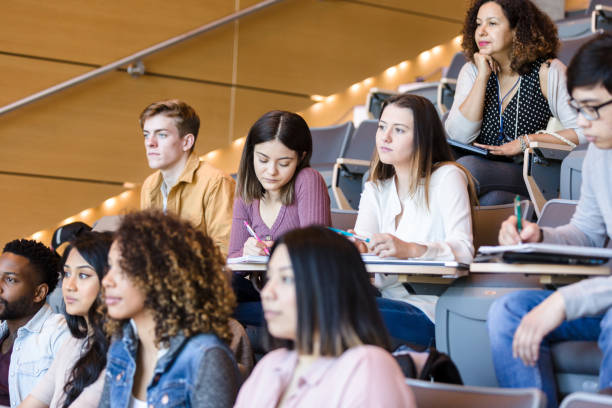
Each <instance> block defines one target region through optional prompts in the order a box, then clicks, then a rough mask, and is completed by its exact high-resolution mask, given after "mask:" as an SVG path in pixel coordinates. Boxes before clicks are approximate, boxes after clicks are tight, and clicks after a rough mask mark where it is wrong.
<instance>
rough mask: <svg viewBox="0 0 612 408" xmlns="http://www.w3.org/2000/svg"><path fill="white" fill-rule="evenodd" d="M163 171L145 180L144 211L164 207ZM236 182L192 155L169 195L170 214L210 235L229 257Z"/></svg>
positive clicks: (142, 191) (142, 197)
mask: <svg viewBox="0 0 612 408" xmlns="http://www.w3.org/2000/svg"><path fill="white" fill-rule="evenodd" d="M162 182H163V177H162V174H161V171H159V170H158V171H156V172H155V173H153V174H151V175H150V176H149V177H147V179H146V180H145V181H144V183H143V185H142V190H141V192H140V208H141V209H142V210H146V209H148V208H157V209H160V210H161V209H162V208H163V196H162V192H161V185H162ZM235 190H236V183H235V182H234V180H233V179H232V178H231V177H230V176H228V175H227V174H225V173H223V172H222V171H221V170H219V169H217V168H215V167H213V166H211V165H209V164H207V163H205V162H202V161H200V159H199V158H198V156H196V155H195V154H194V153H191V155H190V156H189V159H188V160H187V164H186V166H185V169H184V170H183V173H182V174H181V176H180V177H179V179H178V181H177V183H176V184H175V185H174V186H173V187H172V189H171V190H170V192H169V193H168V202H167V211H168V212H169V213H173V214H177V215H178V216H179V217H181V218H183V219H186V220H188V221H189V222H191V223H192V224H193V225H194V226H195V227H197V228H199V229H201V230H202V231H203V232H204V233H205V234H207V235H208V236H210V237H211V238H212V239H213V240H214V241H215V243H216V244H217V245H218V246H219V248H220V249H221V252H223V255H225V256H227V250H228V245H229V238H230V230H231V227H232V206H233V204H234V191H235Z"/></svg>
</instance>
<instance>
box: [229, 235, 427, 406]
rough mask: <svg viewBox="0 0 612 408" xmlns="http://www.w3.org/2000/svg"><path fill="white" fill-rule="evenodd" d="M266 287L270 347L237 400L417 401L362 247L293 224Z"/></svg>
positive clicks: (274, 256) (278, 245) (277, 247)
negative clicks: (275, 342)
mask: <svg viewBox="0 0 612 408" xmlns="http://www.w3.org/2000/svg"><path fill="white" fill-rule="evenodd" d="M264 282H265V286H264V287H263V290H262V292H261V298H262V304H263V308H264V313H265V319H266V322H267V327H268V330H269V332H270V334H271V335H272V336H273V337H275V338H277V339H281V340H283V341H285V347H282V348H279V349H277V350H274V351H272V352H270V353H268V354H267V355H266V356H265V357H264V358H263V359H262V360H261V361H260V362H259V363H258V364H257V366H255V369H254V370H253V373H252V374H251V376H250V377H249V378H248V379H247V381H246V382H245V384H244V385H243V386H242V389H241V390H240V394H239V395H238V400H237V402H236V407H238V408H241V407H284V408H286V407H298V406H299V407H317V406H330V407H372V406H381V407H389V408H393V407H414V406H415V403H414V399H413V396H412V393H411V392H410V389H409V388H408V387H407V386H406V384H405V382H404V375H403V374H402V372H401V370H400V368H399V366H398V365H397V363H396V362H395V360H394V358H393V357H392V356H391V354H389V351H388V350H389V348H390V346H389V338H388V335H387V330H386V329H385V326H384V324H383V321H382V318H381V317H380V314H379V312H378V309H377V306H376V301H375V298H374V293H373V290H372V287H371V285H370V281H369V277H368V273H367V272H366V269H365V265H364V264H363V261H362V260H361V257H360V255H359V252H358V251H357V249H356V248H355V246H354V245H353V244H352V243H351V242H349V241H348V240H347V239H345V238H343V237H341V236H339V235H338V234H336V233H334V232H332V231H329V230H328V229H325V228H321V227H308V228H303V229H297V230H293V231H290V232H288V233H286V234H285V235H283V236H282V237H280V238H279V239H278V240H277V241H276V242H275V244H274V247H273V248H272V250H271V256H270V262H269V263H268V270H267V273H266V276H265V278H264Z"/></svg>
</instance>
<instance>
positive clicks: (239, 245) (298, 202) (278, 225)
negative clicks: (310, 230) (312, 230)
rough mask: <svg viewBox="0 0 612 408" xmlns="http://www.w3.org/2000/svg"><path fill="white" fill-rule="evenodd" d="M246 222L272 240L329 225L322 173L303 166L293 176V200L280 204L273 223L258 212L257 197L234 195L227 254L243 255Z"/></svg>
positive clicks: (264, 238) (327, 204) (247, 234)
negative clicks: (243, 197) (288, 232)
mask: <svg viewBox="0 0 612 408" xmlns="http://www.w3.org/2000/svg"><path fill="white" fill-rule="evenodd" d="M244 221H246V222H248V223H249V225H250V226H251V227H253V230H254V231H255V233H256V234H257V236H258V237H259V238H260V239H262V240H266V241H275V240H276V239H278V237H280V236H281V235H283V234H284V233H285V232H287V231H290V230H292V229H295V228H301V227H306V226H309V225H325V226H330V225H331V213H330V203H329V193H328V192H327V186H326V185H325V181H324V180H323V177H322V176H321V174H319V172H318V171H316V170H314V169H313V168H310V167H306V168H304V169H302V170H301V171H300V173H299V174H298V175H297V178H296V180H295V197H294V200H293V203H292V204H291V205H288V206H284V205H283V206H282V207H281V209H280V211H279V212H278V216H277V217H276V220H275V221H274V224H273V225H272V227H271V228H269V227H268V226H267V225H266V223H265V222H264V221H263V219H262V218H261V215H260V213H259V200H253V201H252V202H251V203H250V204H246V203H245V202H244V200H243V199H242V198H241V197H240V195H239V194H236V198H235V199H234V213H233V218H232V232H231V234H230V245H229V255H228V257H229V258H235V257H239V256H242V249H243V247H244V243H245V242H246V240H247V239H248V238H249V237H250V235H249V233H248V231H247V230H246V228H245V226H244Z"/></svg>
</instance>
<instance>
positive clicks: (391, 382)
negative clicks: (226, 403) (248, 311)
mask: <svg viewBox="0 0 612 408" xmlns="http://www.w3.org/2000/svg"><path fill="white" fill-rule="evenodd" d="M297 359H298V355H297V353H296V352H295V351H289V350H287V349H277V350H274V351H272V352H270V353H268V354H266V355H265V357H264V358H263V359H261V361H260V362H259V363H257V365H256V366H255V370H253V373H252V374H251V376H250V377H249V378H247V380H246V381H245V383H244V384H243V385H242V388H241V389H240V392H239V394H238V400H237V401H236V405H234V408H243V407H245V408H246V407H249V408H259V407H262V408H263V407H276V406H278V402H279V400H280V398H281V397H282V396H283V394H284V393H285V390H286V389H287V387H288V386H289V384H290V382H291V379H292V378H293V373H294V371H295V368H296V365H297ZM404 381H405V379H404V374H403V373H402V371H401V370H400V368H399V366H398V365H397V363H396V362H395V360H394V359H393V357H392V356H391V355H390V354H389V353H388V352H387V351H385V350H383V349H382V348H380V347H376V346H359V347H353V348H350V349H348V350H346V351H345V352H344V353H343V354H342V355H341V356H340V357H337V358H332V357H321V358H319V359H317V360H316V361H315V362H313V363H312V364H311V365H310V366H309V367H307V368H306V369H305V370H304V371H303V372H302V373H301V374H300V378H299V379H298V382H297V387H296V388H295V389H294V390H293V391H292V392H291V394H290V395H287V397H286V399H285V401H284V404H283V407H286V408H294V407H296V408H297V407H339V408H342V407H370V408H378V407H380V408H383V407H384V408H396V407H397V408H400V407H402V408H414V407H416V404H415V402H414V397H413V395H412V391H411V390H410V388H409V387H408V386H407V385H406V383H405V382H404Z"/></svg>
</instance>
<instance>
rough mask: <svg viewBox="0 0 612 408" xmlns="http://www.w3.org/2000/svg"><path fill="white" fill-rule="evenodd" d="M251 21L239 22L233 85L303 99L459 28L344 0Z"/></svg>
mask: <svg viewBox="0 0 612 408" xmlns="http://www.w3.org/2000/svg"><path fill="white" fill-rule="evenodd" d="M257 17H258V19H257V24H251V23H250V21H249V18H247V19H246V20H245V21H243V22H242V23H241V25H240V54H239V61H238V82H239V83H244V84H257V85H258V86H262V87H265V88H277V89H278V88H279V87H280V89H290V90H292V91H294V92H300V93H307V94H311V95H312V94H322V95H329V94H331V93H335V92H337V91H338V90H340V89H343V88H345V87H347V86H349V85H351V84H352V83H354V82H357V81H361V80H363V79H364V78H366V77H368V76H371V75H372V74H375V73H379V72H381V71H383V70H384V69H386V68H388V67H389V66H390V65H394V64H397V63H399V62H401V61H403V60H406V59H409V58H412V57H414V56H416V55H417V54H418V53H419V52H421V51H422V50H424V49H428V48H430V47H432V46H434V45H436V44H439V43H441V42H444V41H447V40H448V39H449V38H452V37H454V36H455V35H457V33H458V32H459V30H460V25H459V24H456V23H448V22H442V21H438V22H432V21H431V20H430V19H424V18H416V17H413V16H408V15H406V14H402V13H394V12H389V11H387V10H384V9H379V8H366V7H364V6H361V5H358V4H354V3H350V2H320V1H316V0H303V1H296V2H288V3H283V4H280V5H279V6H277V7H274V8H271V9H270V10H268V12H266V13H265V14H262V15H261V16H257ZM424 33H426V34H424ZM255 67H256V68H255Z"/></svg>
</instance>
